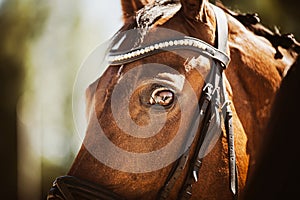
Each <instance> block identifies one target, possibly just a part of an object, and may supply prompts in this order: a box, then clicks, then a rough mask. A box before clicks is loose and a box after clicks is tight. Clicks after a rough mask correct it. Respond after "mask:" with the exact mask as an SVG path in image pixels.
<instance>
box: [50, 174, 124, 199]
mask: <svg viewBox="0 0 300 200" xmlns="http://www.w3.org/2000/svg"><path fill="white" fill-rule="evenodd" d="M57 199H61V200H75V199H101V200H122V199H124V198H122V197H120V196H119V195H117V194H115V193H114V192H112V191H110V190H108V189H107V188H104V187H102V186H100V185H97V184H94V183H90V182H88V181H84V180H80V179H78V178H75V177H73V176H61V177H58V178H56V180H55V181H54V183H53V187H52V188H51V190H50V191H49V194H48V196H47V200H57Z"/></svg>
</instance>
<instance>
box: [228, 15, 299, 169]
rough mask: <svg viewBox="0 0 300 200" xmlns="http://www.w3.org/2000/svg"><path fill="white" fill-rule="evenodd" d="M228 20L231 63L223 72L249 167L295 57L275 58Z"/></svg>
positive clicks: (260, 39) (269, 49) (272, 51)
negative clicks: (241, 131) (242, 137)
mask: <svg viewBox="0 0 300 200" xmlns="http://www.w3.org/2000/svg"><path fill="white" fill-rule="evenodd" d="M228 21H229V32H230V33H229V47H230V57H231V63H230V65H229V67H228V69H226V71H225V73H226V76H227V78H228V81H229V85H230V87H231V88H230V91H231V96H232V101H233V105H234V107H235V112H236V114H237V116H238V119H239V121H240V123H241V126H242V128H243V129H244V131H245V133H246V136H247V139H248V141H247V151H248V153H249V155H250V168H251V166H252V165H254V164H255V158H256V153H257V152H256V151H255V150H256V149H257V148H256V147H257V145H259V143H260V141H261V140H262V138H263V137H264V135H263V134H261V133H263V131H264V129H265V128H266V123H267V121H268V119H269V115H270V109H271V106H272V104H273V99H274V97H275V94H276V92H277V90H278V88H279V86H280V84H281V81H282V78H283V76H284V72H285V71H287V69H288V68H289V67H290V66H291V65H292V63H293V62H294V58H293V57H292V56H290V54H289V53H288V52H287V51H285V50H282V51H283V54H284V57H283V58H282V59H275V58H274V57H275V53H276V50H275V48H274V47H272V45H271V44H270V42H269V41H268V40H267V39H266V38H263V37H259V36H257V35H255V34H254V33H253V32H251V31H250V30H248V29H246V28H245V27H244V26H243V25H242V24H240V23H239V22H238V21H237V20H236V19H234V18H233V17H231V16H228Z"/></svg>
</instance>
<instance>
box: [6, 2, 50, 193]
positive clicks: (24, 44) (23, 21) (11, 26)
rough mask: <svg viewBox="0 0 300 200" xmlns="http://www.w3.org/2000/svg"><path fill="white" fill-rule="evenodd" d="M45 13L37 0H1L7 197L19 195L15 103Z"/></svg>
mask: <svg viewBox="0 0 300 200" xmlns="http://www.w3.org/2000/svg"><path fill="white" fill-rule="evenodd" d="M34 8H38V9H34ZM46 16H47V12H46V10H45V9H44V8H43V6H42V4H41V1H38V0H26V1H20V0H6V1H3V0H2V1H1V4H0V91H1V99H0V130H1V140H0V148H1V149H0V159H1V161H4V163H3V164H2V163H1V165H0V173H1V185H0V193H1V198H4V199H16V198H17V116H16V105H17V102H18V100H19V97H20V95H21V94H22V89H23V86H24V76H25V73H26V70H25V67H26V63H27V61H26V60H27V59H28V48H29V41H30V40H32V39H34V38H36V36H38V35H39V33H40V30H42V26H43V23H44V20H45V19H46ZM3 183H4V184H5V186H3V185H2V184H3Z"/></svg>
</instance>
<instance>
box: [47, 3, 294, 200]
mask: <svg viewBox="0 0 300 200" xmlns="http://www.w3.org/2000/svg"><path fill="white" fill-rule="evenodd" d="M122 8H123V18H124V26H123V27H122V28H121V29H120V31H119V32H118V33H117V34H116V35H115V36H114V37H113V38H112V40H111V41H110V43H109V45H108V46H107V47H108V48H107V49H106V51H105V56H104V60H106V61H107V65H108V67H106V69H105V71H104V73H103V74H102V75H101V76H100V77H98V79H97V80H94V81H93V82H92V83H91V84H90V86H89V87H88V88H87V89H86V103H87V112H86V116H87V128H86V133H85V137H84V139H83V142H82V146H81V149H80V151H79V152H78V155H77V156H76V158H75V160H74V162H73V164H72V166H71V168H70V170H69V172H68V176H65V177H60V178H58V179H57V180H56V181H55V184H54V187H53V188H52V190H51V192H50V194H49V196H48V199H55V198H65V199H74V198H75V197H78V199H80V198H102V199H122V198H124V199H157V198H159V199H177V198H179V199H187V198H192V199H199V198H210V199H231V198H232V196H234V197H236V196H237V194H238V192H241V191H242V190H243V187H244V185H245V183H246V179H247V176H248V174H249V170H251V168H252V166H254V164H255V155H256V151H255V150H256V145H257V144H258V143H259V142H260V140H261V138H263V135H260V133H261V132H262V130H263V129H264V128H265V122H266V121H267V120H268V117H269V110H270V107H271V104H272V101H273V97H274V95H275V93H276V91H277V89H278V87H279V85H280V82H281V79H282V77H283V76H284V73H285V71H286V70H288V68H289V66H290V65H291V64H292V63H293V60H294V57H293V56H292V54H291V53H290V52H291V50H290V49H288V48H280V53H281V55H282V58H281V59H278V58H277V59H276V58H275V55H276V52H277V53H278V51H279V49H276V48H275V47H274V45H273V43H272V42H271V40H270V39H269V38H267V37H263V36H259V35H258V34H257V33H255V30H256V31H258V30H261V29H259V28H261V27H260V26H259V28H257V27H256V25H259V24H258V22H255V23H250V24H247V23H245V22H249V21H250V20H247V19H245V17H246V15H238V14H236V13H233V12H232V11H230V10H228V9H226V8H225V7H223V9H221V8H220V7H216V6H215V5H212V4H211V3H209V2H208V0H203V1H200V0H181V1H174V0H173V1H172V0H161V1H158V0H156V1H146V0H145V1H142V0H141V1H138V0H131V1H122ZM243 17H244V18H243ZM248 18H249V16H248ZM251 19H255V17H254V18H251ZM242 22H244V23H242ZM251 28H252V29H251ZM260 33H265V34H269V35H271V36H274V35H272V33H270V32H268V31H267V30H266V29H263V31H260ZM274 37H275V36H274ZM229 102H231V104H230V103H229ZM222 122H225V123H224V125H223V123H222ZM234 138H235V140H234ZM237 171H238V172H239V173H238V174H237ZM192 188H193V190H192ZM192 192H193V193H192ZM75 199H76V198H75Z"/></svg>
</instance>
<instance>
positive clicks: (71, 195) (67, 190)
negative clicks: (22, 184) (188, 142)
mask: <svg viewBox="0 0 300 200" xmlns="http://www.w3.org/2000/svg"><path fill="white" fill-rule="evenodd" d="M212 7H213V10H214V12H215V16H216V20H217V37H216V38H217V40H216V42H217V48H215V47H213V46H211V45H209V44H207V43H206V42H203V41H202V40H199V39H197V38H193V37H186V36H185V37H181V38H175V39H174V38H173V39H171V40H164V41H161V42H157V43H155V44H151V45H148V46H143V47H139V48H134V49H132V50H130V51H126V52H111V53H110V54H109V57H108V59H109V61H110V65H123V64H127V63H130V62H133V61H136V60H139V59H142V58H144V57H147V56H150V55H153V54H157V53H159V52H162V51H169V50H174V49H182V48H185V49H187V48H188V49H191V50H193V51H196V52H200V53H202V54H205V55H207V56H208V57H210V58H212V59H213V62H212V66H211V70H210V72H209V75H208V77H207V79H206V85H205V86H204V87H203V91H202V94H201V97H200V100H199V103H198V104H199V107H200V111H199V113H196V114H195V116H194V119H198V120H199V121H200V122H201V126H200V127H201V129H200V134H199V137H198V138H197V141H195V142H196V147H195V150H194V153H193V155H191V157H190V152H191V148H188V150H187V151H186V152H185V153H184V154H183V155H182V156H181V157H180V158H179V159H178V160H177V161H176V162H175V164H174V165H173V168H172V170H171V171H170V173H169V175H168V178H167V179H166V182H165V184H164V186H163V187H162V188H161V190H160V192H159V194H158V197H157V199H161V200H163V199H168V197H169V194H170V191H171V190H172V188H173V186H174V185H175V183H176V181H177V179H178V178H179V176H180V175H181V174H182V172H183V170H184V169H185V168H186V165H187V161H188V159H190V165H189V168H188V171H187V175H186V177H185V179H184V182H183V185H182V187H181V189H180V191H179V197H178V199H180V200H184V199H189V198H190V197H191V196H192V185H193V184H194V183H195V182H197V181H198V174H199V172H200V169H201V166H202V156H200V149H201V148H202V147H203V145H204V143H203V141H204V139H205V137H206V136H207V132H208V128H209V125H210V123H212V122H211V121H212V117H213V116H214V117H215V123H217V124H220V123H221V119H220V115H222V116H223V119H224V123H225V130H226V136H227V143H228V155H229V179H230V180H229V185H230V191H231V193H232V196H233V199H237V197H238V175H237V166H236V156H235V150H234V134H233V126H232V111H231V108H230V101H229V98H228V94H227V92H226V88H225V77H224V76H225V75H224V72H223V71H224V70H225V69H226V67H227V66H228V64H229V61H230V59H229V57H228V56H227V54H226V53H225V52H226V51H227V47H228V46H227V40H228V25H227V18H226V16H225V13H224V12H223V10H221V9H220V8H218V7H216V6H214V5H212ZM215 102H217V103H215ZM221 102H222V103H221ZM210 107H212V108H213V109H209V108H210ZM218 112H220V113H221V114H219V113H218ZM192 128H194V127H190V129H192ZM75 197H81V198H85V199H112V200H113V199H115V200H116V199H117V200H119V199H125V198H122V197H120V196H119V195H117V194H115V193H113V192H112V191H110V190H108V189H106V188H104V187H102V186H99V185H96V184H94V183H90V182H88V181H83V180H80V179H78V178H76V177H73V176H62V177H58V178H57V179H56V180H55V181H54V183H53V187H52V188H51V190H50V191H49V194H48V197H47V199H48V200H51V199H68V200H72V199H76V198H75Z"/></svg>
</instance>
